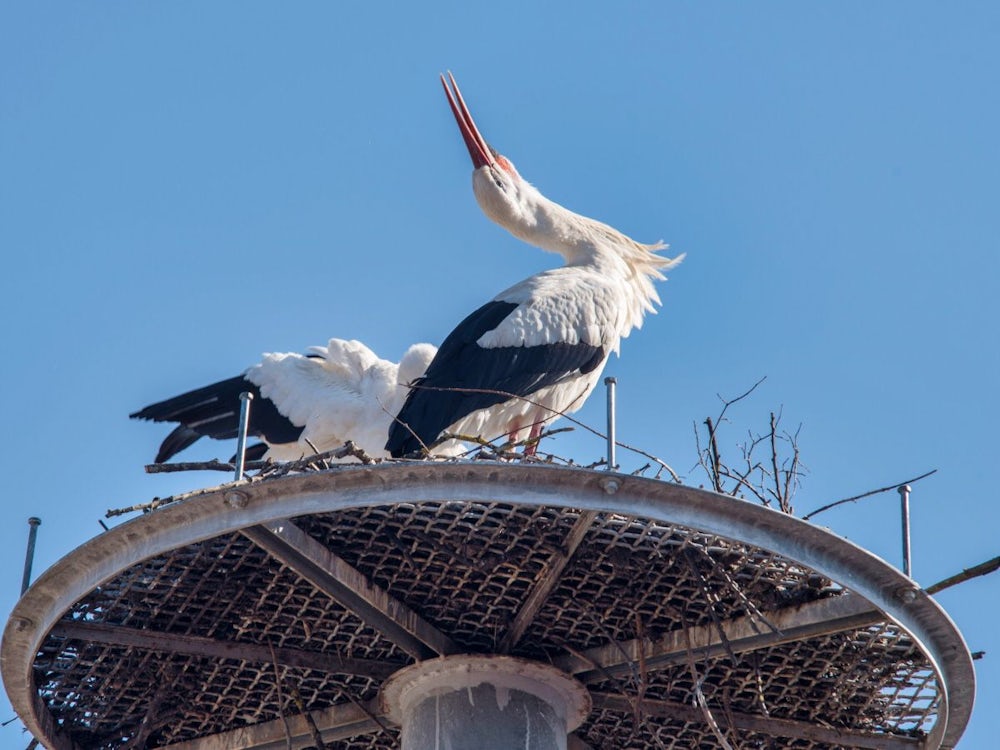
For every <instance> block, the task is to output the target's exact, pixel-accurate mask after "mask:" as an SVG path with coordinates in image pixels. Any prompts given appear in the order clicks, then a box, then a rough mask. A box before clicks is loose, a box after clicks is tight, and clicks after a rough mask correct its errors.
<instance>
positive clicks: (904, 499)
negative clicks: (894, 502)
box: [899, 484, 913, 578]
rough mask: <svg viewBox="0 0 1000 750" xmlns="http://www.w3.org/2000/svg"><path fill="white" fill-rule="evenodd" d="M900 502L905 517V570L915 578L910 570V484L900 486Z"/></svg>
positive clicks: (903, 517)
mask: <svg viewBox="0 0 1000 750" xmlns="http://www.w3.org/2000/svg"><path fill="white" fill-rule="evenodd" d="M899 503H900V506H901V507H900V512H901V514H902V519H903V572H904V573H906V575H908V576H910V578H913V574H912V573H911V572H910V485H908V484H904V485H901V486H900V487H899Z"/></svg>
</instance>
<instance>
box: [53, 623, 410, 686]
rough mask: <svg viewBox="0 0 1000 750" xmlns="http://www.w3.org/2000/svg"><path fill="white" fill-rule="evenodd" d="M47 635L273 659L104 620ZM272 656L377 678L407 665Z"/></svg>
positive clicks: (256, 650)
mask: <svg viewBox="0 0 1000 750" xmlns="http://www.w3.org/2000/svg"><path fill="white" fill-rule="evenodd" d="M50 635H54V636H59V637H61V638H72V639H75V640H81V641H86V642H89V643H107V644H111V645H115V646H130V647H134V648H140V649H145V650H149V651H166V652H169V653H174V654H185V655H189V656H210V657H213V658H216V659H240V660H243V661H249V662H257V663H267V664H270V663H271V662H272V657H271V649H270V648H268V647H267V646H261V645H259V644H256V643H236V642H234V641H223V640H217V639H215V638H203V637H202V636H195V635H181V634H178V633H160V632H156V631H153V630H145V629H139V628H127V627H124V626H122V625H108V624H106V623H95V622H60V623H57V624H56V625H55V627H53V628H52V631H51V633H50ZM274 656H275V657H276V658H277V660H278V666H282V667H297V668H301V669H315V670H317V671H320V672H329V673H331V674H352V675H359V676H361V677H371V678H373V679H380V680H381V679H385V678H386V677H388V676H389V675H391V674H392V673H393V672H395V671H396V670H398V669H401V668H402V667H404V666H406V665H405V664H403V663H397V662H387V661H374V660H370V659H356V658H352V657H345V656H336V655H334V654H326V653H322V652H319V651H306V650H304V649H297V648H275V649H274Z"/></svg>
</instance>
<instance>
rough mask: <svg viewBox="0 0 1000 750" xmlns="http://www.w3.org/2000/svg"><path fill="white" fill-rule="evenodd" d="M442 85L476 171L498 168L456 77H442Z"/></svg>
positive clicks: (449, 75)
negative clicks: (449, 84) (484, 168)
mask: <svg viewBox="0 0 1000 750" xmlns="http://www.w3.org/2000/svg"><path fill="white" fill-rule="evenodd" d="M449 80H450V81H451V88H449V87H448V81H449ZM441 85H442V86H444V93H445V95H446V96H447V97H448V104H450V105H451V111H452V113H453V114H454V115H455V121H456V122H457V123H458V129H459V130H461V131H462V138H463V139H464V140H465V146H466V148H468V149H469V156H471V157H472V164H473V166H474V167H475V168H476V169H479V168H480V167H485V166H491V167H495V166H497V163H496V159H494V158H493V153H492V151H490V147H489V144H488V143H486V139H485V138H483V136H482V134H481V133H480V132H479V128H477V127H476V123H475V122H473V120H472V114H471V113H470V112H469V108H468V107H466V106H465V100H464V99H463V98H462V92H461V91H459V90H458V84H457V83H456V82H455V76H453V75H452V74H451V73H450V72H449V73H448V78H447V79H445V77H444V76H443V75H442V76H441ZM452 89H454V90H455V93H454V95H453V94H452V91H451V90H452Z"/></svg>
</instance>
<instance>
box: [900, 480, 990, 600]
mask: <svg viewBox="0 0 1000 750" xmlns="http://www.w3.org/2000/svg"><path fill="white" fill-rule="evenodd" d="M910 481H913V480H910ZM995 570H1000V557H994V558H993V559H992V560H987V561H986V562H984V563H979V565H974V566H972V567H971V568H966V569H965V570H963V571H962V572H961V573H957V574H955V575H953V576H951V577H949V578H945V579H944V580H943V581H938V582H937V583H935V584H934V585H933V586H928V587H927V588H926V589H924V590H925V591H926V592H927V593H928V594H936V593H937V592H939V591H944V590H945V589H947V588H951V587H952V586H957V585H958V584H960V583H964V582H965V581H968V580H970V579H972V578H978V577H979V576H985V575H989V574H990V573H992V572H993V571H995Z"/></svg>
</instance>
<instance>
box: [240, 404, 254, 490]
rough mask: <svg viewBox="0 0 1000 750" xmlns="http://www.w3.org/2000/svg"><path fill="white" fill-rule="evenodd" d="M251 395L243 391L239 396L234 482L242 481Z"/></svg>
mask: <svg viewBox="0 0 1000 750" xmlns="http://www.w3.org/2000/svg"><path fill="white" fill-rule="evenodd" d="M251 401H253V394H252V393H250V392H249V391H243V393H241V394H240V431H239V435H238V436H237V439H236V481H237V482H238V481H240V480H241V479H243V466H244V464H245V463H246V455H245V454H246V450H247V429H248V425H249V424H250V402H251Z"/></svg>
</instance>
